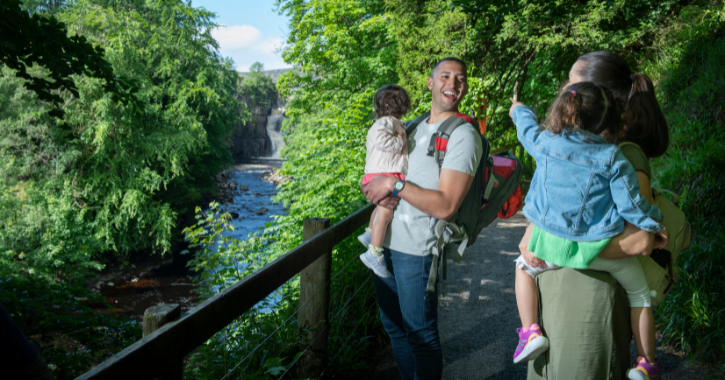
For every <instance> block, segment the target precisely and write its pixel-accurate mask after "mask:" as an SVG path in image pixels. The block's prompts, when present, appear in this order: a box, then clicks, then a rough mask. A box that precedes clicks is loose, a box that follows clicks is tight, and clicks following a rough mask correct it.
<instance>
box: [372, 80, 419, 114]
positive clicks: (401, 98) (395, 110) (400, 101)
mask: <svg viewBox="0 0 725 380" xmlns="http://www.w3.org/2000/svg"><path fill="white" fill-rule="evenodd" d="M373 109H374V110H375V116H376V117H377V118H381V117H383V116H393V117H396V118H400V117H402V116H403V115H405V114H406V113H408V111H410V97H409V96H408V93H407V92H405V89H404V88H402V87H400V86H398V85H397V84H388V85H385V86H383V87H381V88H380V89H379V90H378V91H377V92H376V93H375V98H374V99H373Z"/></svg>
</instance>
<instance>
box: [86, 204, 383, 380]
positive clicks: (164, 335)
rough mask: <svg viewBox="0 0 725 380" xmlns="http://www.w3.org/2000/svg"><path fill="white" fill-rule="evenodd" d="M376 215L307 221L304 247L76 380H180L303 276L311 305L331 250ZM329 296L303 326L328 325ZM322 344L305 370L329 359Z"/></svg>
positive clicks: (326, 275)
mask: <svg viewBox="0 0 725 380" xmlns="http://www.w3.org/2000/svg"><path fill="white" fill-rule="evenodd" d="M373 209H374V205H372V204H370V205H367V206H365V207H363V208H361V209H360V210H358V211H356V212H355V213H353V214H352V215H350V216H348V217H347V218H345V219H343V220H342V221H340V222H339V223H337V224H335V225H334V226H332V227H331V228H326V227H327V226H329V220H327V219H309V220H305V231H304V237H305V240H306V241H305V242H304V243H302V244H301V245H299V246H298V247H296V248H294V249H293V250H291V251H289V252H287V253H286V254H284V255H283V256H281V257H279V258H277V259H276V260H274V261H273V262H271V263H269V264H268V265H266V266H265V267H264V268H262V269H260V270H259V271H257V272H254V273H252V274H251V275H249V276H247V277H245V278H244V279H243V280H241V281H239V282H237V283H236V284H234V285H232V286H230V287H228V288H226V289H224V290H223V291H221V292H219V293H218V294H216V295H215V296H214V297H212V298H210V299H208V300H206V301H205V302H204V303H202V304H201V305H199V306H197V307H195V308H194V309H192V310H190V311H189V312H187V313H184V314H183V315H181V316H180V317H179V318H178V319H177V320H175V321H171V322H168V323H166V324H165V325H163V326H162V327H160V328H159V329H158V330H156V331H154V332H153V333H151V334H149V335H147V336H144V337H143V338H142V339H141V340H139V341H138V342H136V343H134V344H132V345H130V346H128V347H126V348H125V349H124V350H123V351H121V352H119V353H117V354H116V355H113V356H112V357H110V358H108V359H107V360H106V361H104V362H103V363H101V364H99V365H97V366H96V367H93V368H92V369H91V370H90V371H88V372H86V373H84V374H83V375H81V376H79V377H77V378H76V380H90V379H139V380H141V379H155V378H161V379H174V380H177V379H181V375H182V369H183V359H184V357H185V356H186V355H188V354H189V353H191V352H192V351H193V350H194V349H195V348H197V347H198V346H199V345H201V344H203V343H204V342H206V341H207V340H208V339H209V338H211V337H212V336H213V335H214V334H216V333H217V332H219V331H221V330H222V329H223V328H224V327H225V326H227V325H228V324H230V323H231V322H232V321H234V320H235V319H236V318H238V317H239V316H241V315H242V314H243V313H244V312H246V311H247V310H249V309H251V308H252V307H254V305H256V304H257V303H258V302H260V301H262V300H263V299H264V298H265V297H267V296H268V295H270V294H271V293H272V292H274V291H275V290H277V289H278V288H279V287H280V286H282V285H283V284H284V283H285V282H287V281H289V280H290V279H291V278H292V277H294V276H296V275H297V274H298V273H300V272H302V278H301V280H300V303H301V304H302V302H303V301H304V302H306V301H305V299H304V297H306V296H307V297H310V298H311V297H314V295H315V294H317V292H318V291H320V290H321V289H322V287H325V285H326V284H327V282H328V281H329V279H330V264H329V263H330V259H331V252H332V248H333V247H334V246H335V245H336V244H338V243H340V242H341V241H343V240H344V239H345V238H346V237H348V236H350V235H351V234H352V233H353V232H355V231H356V230H358V229H359V228H360V227H362V226H363V225H365V224H367V223H368V222H369V220H370V214H371V213H372V211H373ZM329 292H330V290H329V287H326V289H322V293H321V294H322V295H323V297H319V296H318V297H317V299H315V300H312V302H311V304H312V305H308V306H307V307H306V309H307V308H309V311H306V312H305V313H304V314H303V313H301V314H300V315H299V319H300V323H301V325H305V324H307V325H308V326H313V325H316V326H318V327H319V326H320V325H319V324H320V323H323V324H325V325H326V323H327V309H328V304H329V299H330V296H329ZM310 306H311V307H310ZM305 319H307V321H305ZM314 330H315V333H317V332H318V331H319V332H320V333H324V334H326V333H327V329H326V328H322V329H320V328H317V329H314ZM320 338H321V339H315V342H314V343H313V347H311V352H312V355H310V358H309V359H307V360H305V362H306V363H305V362H303V364H302V365H307V366H311V367H317V366H318V365H319V364H320V363H317V361H319V360H318V359H317V358H316V357H317V356H320V357H323V358H324V360H326V359H327V355H326V354H327V352H326V345H327V339H326V338H325V337H324V336H322V337H320ZM313 339H314V338H313ZM323 346H324V347H323ZM323 355H324V356H323ZM323 363H325V362H323Z"/></svg>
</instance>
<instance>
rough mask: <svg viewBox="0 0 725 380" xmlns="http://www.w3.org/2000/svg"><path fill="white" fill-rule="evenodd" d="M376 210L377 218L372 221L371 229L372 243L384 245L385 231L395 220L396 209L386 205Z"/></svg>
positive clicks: (379, 245)
mask: <svg viewBox="0 0 725 380" xmlns="http://www.w3.org/2000/svg"><path fill="white" fill-rule="evenodd" d="M375 212H376V214H377V219H374V220H373V222H371V223H370V230H371V231H372V232H370V237H371V239H370V245H372V246H374V247H382V246H383V240H385V232H386V231H387V229H388V224H390V221H392V220H393V214H394V211H393V210H391V209H389V208H385V207H377V208H375Z"/></svg>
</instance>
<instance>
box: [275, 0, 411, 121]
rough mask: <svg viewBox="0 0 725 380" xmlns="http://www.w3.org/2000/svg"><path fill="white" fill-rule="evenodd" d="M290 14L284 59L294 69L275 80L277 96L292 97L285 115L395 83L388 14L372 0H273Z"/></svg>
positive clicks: (305, 110) (395, 75) (380, 3)
mask: <svg viewBox="0 0 725 380" xmlns="http://www.w3.org/2000/svg"><path fill="white" fill-rule="evenodd" d="M276 4H277V7H278V10H279V12H280V13H282V14H285V15H287V16H288V17H289V18H290V25H289V27H290V32H289V37H288V40H287V44H288V45H289V47H288V48H287V49H286V50H284V52H283V53H282V56H283V58H284V59H285V62H287V63H289V64H291V65H293V66H294V67H295V68H296V69H297V70H296V71H290V72H287V73H285V74H283V75H282V76H281V77H280V78H279V81H278V83H277V87H278V88H279V90H280V93H281V94H282V96H285V97H289V96H290V95H292V94H293V93H294V97H292V100H291V101H290V104H288V107H287V108H288V111H287V115H288V116H291V117H293V118H294V117H296V116H297V115H304V114H309V113H313V112H316V111H319V110H320V109H321V108H323V107H324V105H325V104H326V103H334V104H337V105H340V104H344V103H345V102H346V101H347V100H348V99H349V98H350V97H351V96H352V95H353V94H359V93H363V92H365V91H366V90H367V89H371V88H372V89H376V88H379V87H381V86H382V85H384V84H388V83H394V82H397V74H396V71H395V55H396V47H395V42H394V39H393V38H392V37H393V36H392V35H391V29H390V25H391V22H392V20H393V18H392V17H391V16H390V15H389V14H386V12H385V5H384V4H383V3H382V2H381V1H376V0H341V1H331V0H312V1H302V0H277V2H276Z"/></svg>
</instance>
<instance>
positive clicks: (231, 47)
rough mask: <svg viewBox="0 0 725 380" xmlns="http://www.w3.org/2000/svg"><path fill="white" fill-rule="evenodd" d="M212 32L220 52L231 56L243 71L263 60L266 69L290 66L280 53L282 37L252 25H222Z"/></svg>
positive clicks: (282, 45)
mask: <svg viewBox="0 0 725 380" xmlns="http://www.w3.org/2000/svg"><path fill="white" fill-rule="evenodd" d="M211 34H212V36H213V37H214V39H216V40H217V42H218V43H219V52H220V53H221V54H222V55H223V56H227V57H231V58H232V59H233V60H234V62H235V63H236V64H237V70H239V71H241V72H246V71H249V67H250V66H251V65H252V64H253V63H254V62H262V63H263V64H264V68H265V69H266V70H272V69H281V68H285V67H289V65H287V64H285V63H284V61H283V60H282V54H281V53H280V50H281V48H282V47H284V40H283V39H282V38H279V37H276V36H265V35H263V34H262V32H260V31H259V29H257V28H255V27H253V26H251V25H232V26H220V27H217V28H215V29H214V30H213V31H212V33H211Z"/></svg>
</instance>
